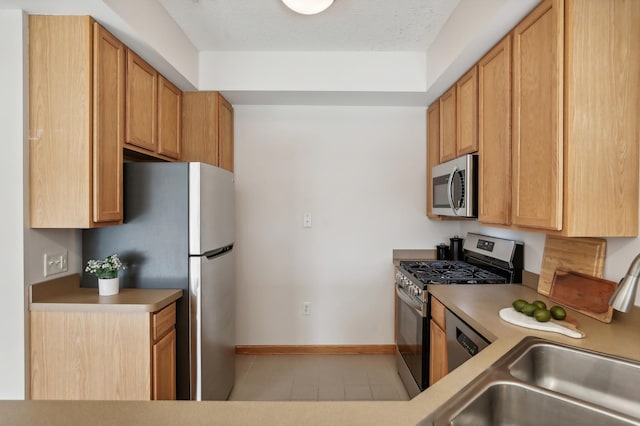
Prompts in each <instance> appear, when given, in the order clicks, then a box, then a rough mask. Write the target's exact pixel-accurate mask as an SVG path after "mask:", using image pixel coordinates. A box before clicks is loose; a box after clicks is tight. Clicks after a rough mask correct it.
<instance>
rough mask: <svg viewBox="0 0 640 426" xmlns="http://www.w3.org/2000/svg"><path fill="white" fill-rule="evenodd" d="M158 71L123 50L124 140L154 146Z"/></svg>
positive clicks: (148, 146) (139, 145)
mask: <svg viewBox="0 0 640 426" xmlns="http://www.w3.org/2000/svg"><path fill="white" fill-rule="evenodd" d="M157 99H158V73H157V72H156V70H155V69H153V67H152V66H151V65H149V64H147V63H146V62H145V61H144V60H142V58H140V57H139V56H138V55H136V54H135V53H134V52H133V51H131V50H127V132H126V142H127V144H128V145H135V146H137V147H140V148H144V149H147V150H149V151H155V150H156V129H157V127H156V117H157V106H158V100H157Z"/></svg>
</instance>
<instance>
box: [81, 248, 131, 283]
mask: <svg viewBox="0 0 640 426" xmlns="http://www.w3.org/2000/svg"><path fill="white" fill-rule="evenodd" d="M120 269H124V265H123V264H122V262H120V258H118V255H117V254H112V255H111V256H107V257H106V258H105V259H102V260H93V259H91V260H89V261H88V262H87V267H86V268H85V269H84V270H85V272H89V273H90V274H94V275H96V276H97V277H98V278H116V277H117V276H118V271H119V270H120Z"/></svg>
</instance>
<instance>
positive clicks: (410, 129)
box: [235, 106, 458, 345]
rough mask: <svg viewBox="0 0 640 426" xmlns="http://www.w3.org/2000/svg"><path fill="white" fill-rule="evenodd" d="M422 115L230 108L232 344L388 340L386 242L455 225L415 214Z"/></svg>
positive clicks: (410, 244)
mask: <svg viewBox="0 0 640 426" xmlns="http://www.w3.org/2000/svg"><path fill="white" fill-rule="evenodd" d="M424 123H425V110H424V108H409V107H397V108H396V107H330V106H297V107H294V106H236V107H235V129H236V134H235V149H236V151H235V155H236V160H235V174H236V197H237V240H236V244H237V245H236V247H237V256H238V260H237V261H238V268H237V270H238V277H237V284H238V305H237V306H238V315H237V343H238V344H240V345H243V344H249V345H260V344H265V345H283V344H291V345H304V344H390V343H393V265H392V250H393V249H395V248H425V247H431V248H433V247H435V245H437V244H438V243H440V242H442V241H447V239H448V238H450V237H451V236H453V234H454V233H455V231H456V230H457V229H458V225H457V224H454V223H436V222H432V221H429V220H428V219H427V218H426V216H425V183H424V182H425V170H426V169H425V156H426V153H425V125H424ZM305 212H309V213H311V214H312V221H313V227H312V228H310V229H305V228H303V226H302V223H303V215H304V213H305ZM305 301H309V302H311V304H312V305H311V312H312V313H311V315H310V316H303V315H302V303H303V302H305Z"/></svg>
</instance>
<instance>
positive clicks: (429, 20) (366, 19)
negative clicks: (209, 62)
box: [158, 0, 459, 51]
mask: <svg viewBox="0 0 640 426" xmlns="http://www.w3.org/2000/svg"><path fill="white" fill-rule="evenodd" d="M158 1H159V2H160V3H161V4H162V5H163V6H164V7H165V9H166V10H167V11H168V12H169V14H170V15H171V16H172V17H173V19H174V20H175V21H176V23H177V24H178V25H179V26H180V27H181V28H182V29H183V30H184V32H185V34H186V35H187V37H189V39H190V40H191V41H192V43H193V44H194V45H195V46H196V48H197V49H198V50H200V51H204V50H240V51H243V50H244V51H249V50H251V51H426V49H427V47H428V46H429V45H430V44H431V42H432V41H433V39H434V38H435V37H436V35H437V34H438V32H439V31H440V28H441V27H442V25H443V24H444V23H445V22H446V20H447V18H448V17H449V15H450V14H451V13H452V12H453V10H454V9H455V7H456V6H457V5H458V3H459V0H335V2H334V4H333V5H332V6H331V7H330V8H329V9H327V10H326V11H325V12H323V13H321V14H319V15H313V16H303V15H298V14H296V13H294V12H292V11H290V10H289V9H287V7H286V6H284V4H283V3H282V2H281V1H280V0H158Z"/></svg>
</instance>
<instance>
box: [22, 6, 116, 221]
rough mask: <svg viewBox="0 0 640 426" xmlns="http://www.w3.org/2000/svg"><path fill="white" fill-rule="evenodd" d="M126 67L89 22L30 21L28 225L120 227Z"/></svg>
mask: <svg viewBox="0 0 640 426" xmlns="http://www.w3.org/2000/svg"><path fill="white" fill-rule="evenodd" d="M124 69H125V53H124V45H123V44H122V43H120V42H119V41H118V40H117V39H116V38H115V37H113V36H112V35H111V34H109V33H108V32H107V31H106V30H105V29H104V28H102V27H100V26H99V25H98V24H97V23H95V22H94V21H93V20H92V19H91V18H90V17H88V16H37V15H32V16H30V17H29V139H30V144H29V161H30V167H29V170H30V177H29V180H30V191H29V193H30V225H31V227H32V228H92V227H96V226H105V225H115V224H120V223H122V139H123V132H124V78H125V76H124Z"/></svg>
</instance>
